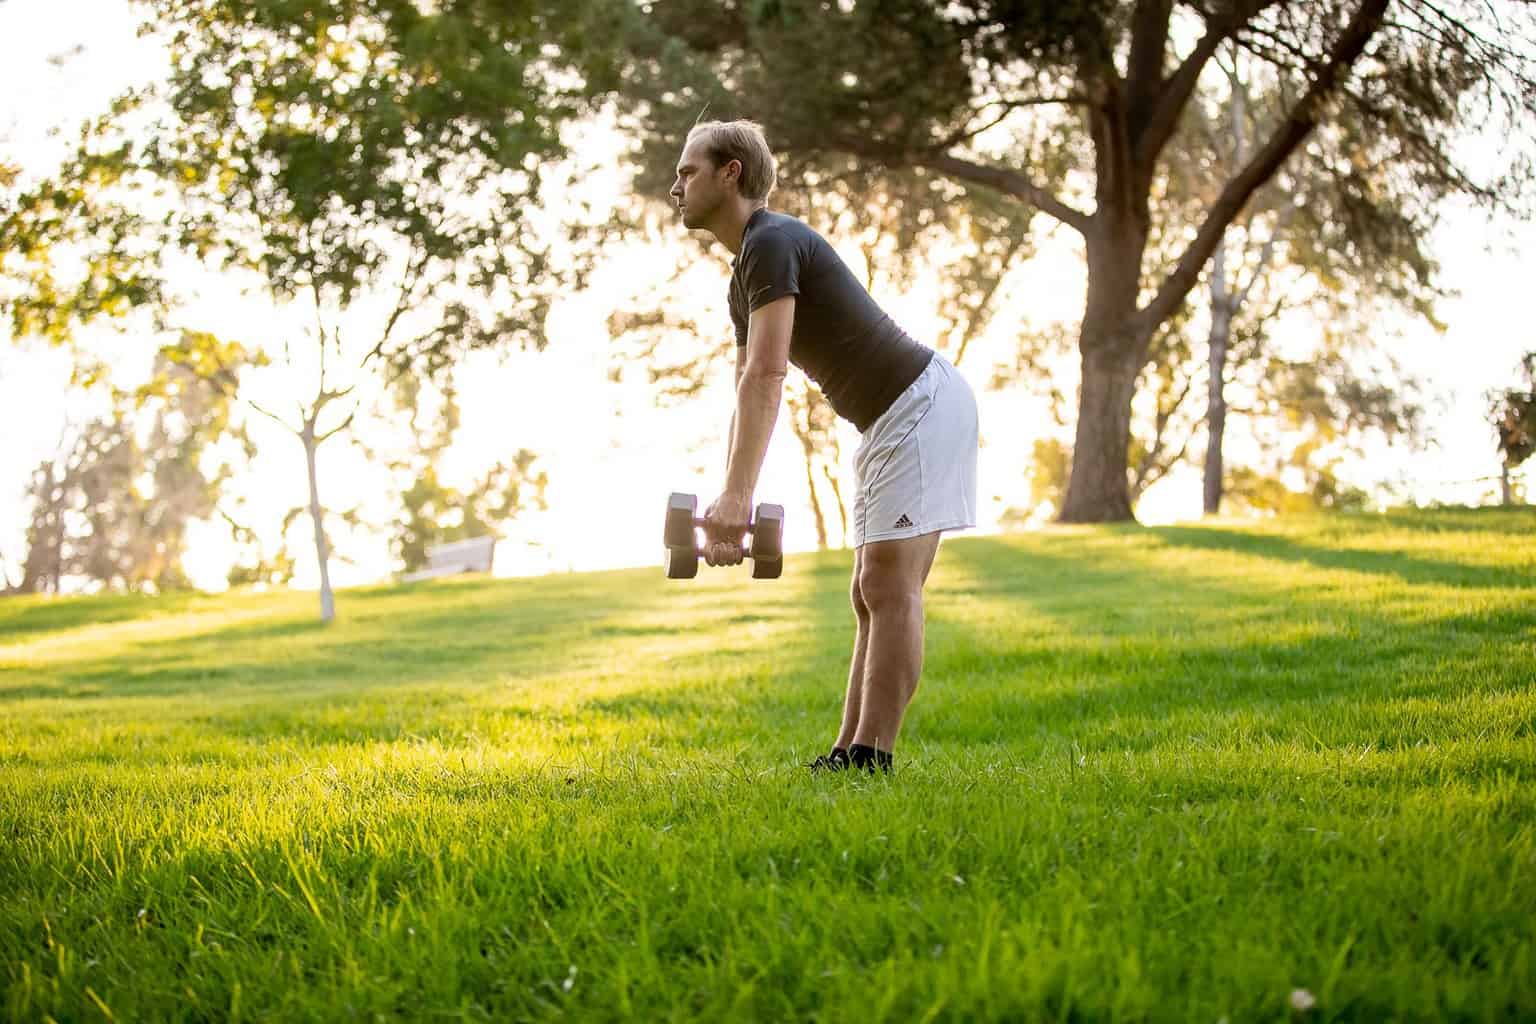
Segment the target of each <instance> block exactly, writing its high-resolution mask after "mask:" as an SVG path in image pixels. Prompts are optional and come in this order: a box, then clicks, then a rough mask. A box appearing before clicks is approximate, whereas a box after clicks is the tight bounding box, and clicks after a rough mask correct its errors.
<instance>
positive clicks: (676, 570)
mask: <svg viewBox="0 0 1536 1024" xmlns="http://www.w3.org/2000/svg"><path fill="white" fill-rule="evenodd" d="M665 564H666V569H667V579H669V580H691V579H693V578H694V577H695V576H697V575H698V574H699V550H698V548H695V547H694V546H692V545H691V544H690V545H689V546H688V547H685V548H675V547H670V546H669V547H668V548H667V557H666V562H665Z"/></svg>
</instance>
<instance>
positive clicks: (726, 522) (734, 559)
mask: <svg viewBox="0 0 1536 1024" xmlns="http://www.w3.org/2000/svg"><path fill="white" fill-rule="evenodd" d="M751 508H752V498H751V496H750V495H748V496H747V497H742V496H741V495H739V494H732V493H731V492H729V491H727V492H725V493H724V494H722V495H720V497H718V498H716V499H715V500H714V501H712V502H710V503H709V508H707V509H705V510H704V561H706V562H708V563H709V564H710V565H740V564H741V560H742V559H743V558H745V557H746V552H745V551H744V550H743V549H742V540H743V539H744V538H745V537H746V535H747V526H748V524H750V523H751V521H752V512H751Z"/></svg>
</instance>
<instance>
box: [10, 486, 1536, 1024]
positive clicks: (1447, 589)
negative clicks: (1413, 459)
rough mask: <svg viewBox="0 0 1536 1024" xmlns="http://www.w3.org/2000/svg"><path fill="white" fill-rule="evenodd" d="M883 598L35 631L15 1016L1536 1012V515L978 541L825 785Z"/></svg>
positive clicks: (408, 594)
mask: <svg viewBox="0 0 1536 1024" xmlns="http://www.w3.org/2000/svg"><path fill="white" fill-rule="evenodd" d="M852 561H853V558H852V555H851V553H848V552H829V553H825V554H820V555H809V556H791V557H790V558H789V559H788V561H787V563H786V566H785V574H784V578H783V579H782V580H779V581H775V582H774V583H773V584H772V585H762V584H761V581H759V582H758V583H753V582H752V581H750V580H748V579H747V578H746V576H747V572H746V570H745V569H739V570H721V571H719V572H717V573H714V574H707V573H706V574H703V575H701V578H700V579H698V580H696V581H691V582H690V583H688V584H687V585H684V586H679V587H676V588H672V587H663V586H662V585H661V583H662V581H661V580H660V579H659V573H658V571H657V570H655V569H650V570H641V571H631V572H617V573H603V574H586V575H580V576H569V575H564V574H560V575H554V576H549V577H544V578H540V579H533V580H515V581H499V580H489V579H478V580H470V579H462V580H453V581H434V582H430V583H425V584H420V585H412V586H406V587H369V588H362V589H359V590H356V591H353V592H351V601H350V603H351V605H352V607H353V611H352V613H350V614H349V615H347V616H346V617H345V618H343V619H339V620H338V621H337V622H336V623H335V624H334V625H333V626H332V627H330V628H328V629H322V628H320V627H319V626H318V625H317V624H316V623H314V622H313V621H312V616H311V615H310V614H309V611H308V599H307V597H306V596H305V595H303V594H296V593H287V592H277V593H270V594H260V595H256V594H240V595H233V596H221V597H218V598H212V597H206V596H201V595H172V596H170V597H168V598H155V599H149V600H146V599H139V598H126V597H105V598H93V599H61V600H49V601H40V600H35V599H32V598H22V599H18V600H12V601H7V602H0V702H3V704H4V707H5V714H4V715H0V828H3V830H4V832H3V834H4V835H5V842H4V844H3V846H0V887H3V891H4V892H5V893H6V898H5V899H4V900H0V979H3V989H0V991H3V995H0V999H3V1000H4V1004H3V1012H4V1013H5V1014H6V1015H7V1016H8V1017H14V1018H17V1019H28V1020H30V1019H42V1018H44V1017H45V1016H47V1017H52V1018H54V1019H57V1020H80V1019H87V1018H92V1017H96V1016H105V1015H106V1014H105V1013H104V1012H103V1011H102V1008H103V1007H105V1008H106V1009H107V1010H108V1011H110V1013H111V1015H112V1016H113V1017H115V1018H116V1019H117V1020H158V1019H165V1018H176V1017H178V1016H181V1017H194V1016H195V1017H208V1018H219V1019H226V1018H228V1019H234V1018H237V1017H238V1018H242V1019H263V1020H311V1019H326V1020H333V1019H354V1018H358V1019H374V1018H376V1017H377V1018H382V1019H385V1020H427V1019H432V1018H436V1017H448V1018H465V1017H471V1018H479V1019H489V1020H498V1021H501V1020H506V1021H517V1020H545V1019H553V1018H562V1019H570V1020H581V1021H588V1020H595V1021H607V1020H620V1019H623V1020H646V1021H651V1020H656V1021H667V1020H676V1019H687V1020H695V1019H710V1020H714V1019H721V1020H748V1021H759V1020H761V1021H814V1020H834V1021H841V1020H859V1021H871V1022H895V1021H919V1020H922V1019H924V1017H925V1015H928V1016H929V1017H930V1018H932V1019H936V1020H961V1021H991V1020H997V1021H1043V1020H1080V1021H1099V1020H1103V1021H1110V1020H1137V1021H1149V1022H1152V1021H1155V1022H1162V1021H1169V1022H1175V1021H1177V1022H1184V1021H1207V1022H1210V1021H1216V1020H1220V1019H1221V1018H1223V1017H1226V1018H1227V1019H1229V1020H1233V1021H1263V1020H1272V1021H1282V1020H1296V1019H1313V1018H1315V1019H1318V1020H1324V1019H1329V1020H1347V1021H1367V1020H1369V1021H1386V1020H1392V1021H1426V1022H1427V1021H1443V1020H1466V1021H1483V1020H1506V1019H1513V1020H1522V1019H1526V1018H1529V1017H1531V1016H1532V1015H1533V1014H1536V976H1533V974H1532V972H1531V971H1530V970H1529V967H1530V965H1531V964H1532V962H1533V961H1536V932H1533V929H1532V922H1531V914H1530V908H1531V907H1532V906H1533V905H1536V871H1533V870H1532V866H1533V864H1536V834H1533V831H1532V828H1531V822H1532V820H1533V817H1536V787H1533V785H1532V782H1533V780H1536V743H1533V737H1532V732H1531V723H1532V721H1533V720H1536V694H1533V692H1532V688H1531V686H1530V672H1529V657H1528V653H1529V646H1530V630H1531V627H1532V624H1533V616H1532V610H1531V600H1530V598H1531V593H1532V590H1533V588H1536V511H1533V510H1475V511H1465V510H1464V511H1453V512H1438V513H1407V514H1400V515H1391V516H1384V517H1383V516H1370V515H1349V516H1342V515H1340V516H1325V517H1315V518H1311V519H1307V520H1286V521H1281V522H1274V523H1268V524H1263V525H1260V526H1251V527H1244V528H1241V529H1233V528H1222V527H1214V526H1196V527H1169V528H1156V529H1140V528H1135V529H1132V528H1115V529H1103V528H1077V527H1074V528H1071V529H1055V530H1047V531H1043V532H1038V533H1032V534H1027V535H1019V536H1014V537H1009V538H983V537H962V538H958V539H955V540H953V541H946V542H945V544H944V546H943V549H942V551H941V552H940V554H939V558H938V561H937V563H936V565H935V566H934V570H933V575H932V577H931V578H930V581H929V584H928V590H927V592H928V626H927V630H928V632H927V660H926V663H925V673H924V679H923V684H922V688H921V689H920V690H919V691H918V696H917V698H916V700H915V702H914V704H913V709H912V714H911V716H910V718H909V721H908V724H907V727H906V730H905V732H904V734H903V737H902V740H901V743H900V744H899V745H898V747H897V771H896V773H895V774H894V775H893V776H890V777H888V778H877V779H864V780H861V779H857V778H846V777H811V776H809V775H808V773H806V772H805V771H804V769H802V768H801V767H800V765H799V762H801V761H804V760H807V759H809V757H810V756H813V755H814V754H816V753H819V752H821V751H823V750H824V749H825V746H826V744H827V742H828V741H829V740H830V739H831V737H832V736H833V735H834V733H835V730H836V726H837V721H838V718H837V716H838V708H839V703H840V701H841V699H842V686H841V684H840V680H841V678H842V673H843V672H844V671H845V670H846V667H847V656H848V649H849V645H850V643H851V641H852V636H853V626H854V622H853V613H852V610H851V609H850V608H849V605H848V597H847V585H848V576H849V572H850V570H851V565H852ZM680 626H683V627H685V628H680ZM1298 990H1302V991H1304V992H1306V993H1309V994H1310V995H1311V996H1312V997H1313V998H1314V999H1315V1001H1316V1009H1315V1010H1314V1011H1312V1012H1310V1013H1299V1012H1294V1011H1292V1010H1291V1009H1290V1008H1289V1004H1290V1002H1291V999H1292V995H1293V993H1295V992H1297V991H1298Z"/></svg>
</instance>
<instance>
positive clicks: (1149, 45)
mask: <svg viewBox="0 0 1536 1024" xmlns="http://www.w3.org/2000/svg"><path fill="white" fill-rule="evenodd" d="M1172 15H1173V0H1136V11H1135V13H1134V14H1132V15H1131V55H1130V58H1129V60H1128V61H1127V62H1126V68H1125V88H1126V95H1127V97H1128V98H1129V100H1130V107H1131V110H1130V117H1131V123H1132V124H1139V123H1140V122H1141V120H1142V115H1143V114H1144V113H1145V111H1146V109H1147V107H1148V106H1150V105H1151V104H1153V103H1156V102H1157V97H1158V87H1159V85H1161V83H1162V80H1163V56H1164V54H1166V53H1167V50H1168V23H1169V19H1170V18H1171V17H1172Z"/></svg>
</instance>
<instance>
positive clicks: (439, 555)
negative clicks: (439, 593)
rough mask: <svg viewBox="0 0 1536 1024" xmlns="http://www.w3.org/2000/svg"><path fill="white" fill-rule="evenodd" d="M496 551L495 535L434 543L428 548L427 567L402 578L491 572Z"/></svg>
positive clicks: (410, 579)
mask: <svg viewBox="0 0 1536 1024" xmlns="http://www.w3.org/2000/svg"><path fill="white" fill-rule="evenodd" d="M495 553H496V538H495V537H471V538H469V539H468V540H455V541H450V542H449V543H447V544H434V545H432V546H431V547H429V548H427V564H426V567H425V568H422V569H417V570H416V571H415V572H408V573H406V574H405V575H404V576H402V577H400V579H401V581H402V582H405V583H410V582H412V581H413V580H428V579H431V578H432V577H434V576H453V575H456V574H458V573H461V572H490V571H491V559H492V558H493V557H494V555H495Z"/></svg>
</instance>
